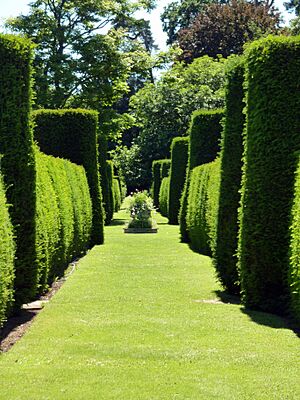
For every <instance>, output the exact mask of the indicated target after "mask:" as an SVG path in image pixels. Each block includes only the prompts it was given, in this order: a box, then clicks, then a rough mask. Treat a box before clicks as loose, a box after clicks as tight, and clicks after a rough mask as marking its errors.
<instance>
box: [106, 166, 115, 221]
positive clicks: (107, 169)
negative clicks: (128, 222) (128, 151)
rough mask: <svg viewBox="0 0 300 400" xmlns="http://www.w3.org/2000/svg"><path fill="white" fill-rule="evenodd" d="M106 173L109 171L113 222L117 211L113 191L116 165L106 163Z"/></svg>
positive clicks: (111, 217)
mask: <svg viewBox="0 0 300 400" xmlns="http://www.w3.org/2000/svg"><path fill="white" fill-rule="evenodd" d="M106 171H107V180H108V185H109V198H110V209H111V212H112V214H111V215H110V220H112V219H113V215H114V210H115V199H114V189H113V179H114V163H113V162H112V161H111V160H107V161H106Z"/></svg>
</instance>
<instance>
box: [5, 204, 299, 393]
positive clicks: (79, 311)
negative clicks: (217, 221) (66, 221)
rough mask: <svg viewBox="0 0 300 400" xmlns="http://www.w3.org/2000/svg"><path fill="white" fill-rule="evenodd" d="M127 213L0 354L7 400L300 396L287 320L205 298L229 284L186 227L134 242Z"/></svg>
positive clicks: (294, 340)
mask: <svg viewBox="0 0 300 400" xmlns="http://www.w3.org/2000/svg"><path fill="white" fill-rule="evenodd" d="M117 218H118V219H117V220H115V223H114V225H113V226H110V227H107V228H106V244H105V245H104V246H98V247H95V248H93V249H92V250H91V251H90V252H89V254H88V255H87V256H86V257H84V258H83V259H82V260H81V262H80V264H79V268H78V270H77V271H76V272H75V273H74V274H73V275H72V276H71V277H70V278H69V279H68V280H67V282H66V283H65V284H64V286H63V287H62V289H61V290H60V291H59V292H58V293H57V294H56V296H55V297H54V298H53V299H52V300H51V302H50V303H49V304H48V305H47V306H46V307H45V309H44V310H43V311H42V312H41V313H40V314H39V315H38V317H37V319H36V320H35V322H34V323H33V325H32V327H31V328H30V330H29V331H28V332H27V334H26V335H25V336H24V338H23V339H21V340H20V341H19V342H18V343H17V344H16V345H15V346H14V347H13V348H12V349H11V350H10V351H9V352H8V353H7V354H2V355H0V382H1V383H0V400H2V399H5V400H9V399H12V400H18V399H22V400H46V399H49V400H50V399H51V400H59V399H64V400H73V399H74V400H81V399H82V400H92V399H97V400H98V399H101V400H102V399H103V400H109V399H115V400H156V399H157V400H158V399H160V400H171V399H174V400H175V399H176V400H183V399H184V400H188V399H193V400H200V399H205V400H209V399H222V400H223V399H224V400H225V399H230V400H233V399H238V400H242V399H268V400H272V399H280V400H285V399H295V400H296V399H297V400H298V399H300V340H299V338H298V337H297V336H296V335H295V333H294V332H293V331H291V330H289V329H287V328H285V327H284V323H283V321H282V320H281V319H280V318H277V317H275V316H272V315H268V314H263V313H253V314H251V315H248V314H246V313H245V312H243V311H242V309H241V307H240V306H239V305H234V304H233V305H232V304H211V303H209V302H202V300H209V299H215V298H216V294H215V291H217V290H218V289H219V287H218V286H217V284H216V283H215V280H214V275H213V269H212V267H211V262H210V259H209V258H208V257H204V256H201V255H199V254H195V253H193V252H192V251H191V250H190V249H189V248H188V246H187V245H184V244H179V243H178V227H176V226H169V225H167V224H166V223H165V222H166V220H165V219H163V218H161V217H159V222H160V223H161V224H160V226H159V228H160V230H159V233H158V234H156V235H155V234H153V235H151V234H150V235H149V234H148V235H129V234H127V235H125V234H124V233H123V232H122V227H121V225H120V224H121V223H122V222H123V221H122V220H121V219H122V218H125V215H124V214H122V212H121V213H119V214H118V215H117ZM258 322H260V323H258Z"/></svg>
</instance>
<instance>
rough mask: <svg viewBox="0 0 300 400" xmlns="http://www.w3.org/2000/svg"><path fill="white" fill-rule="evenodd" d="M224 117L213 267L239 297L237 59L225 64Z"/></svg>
mask: <svg viewBox="0 0 300 400" xmlns="http://www.w3.org/2000/svg"><path fill="white" fill-rule="evenodd" d="M226 77H227V82H226V86H225V117H224V130H223V133H222V140H221V181H220V199H219V211H218V223H217V237H216V248H215V252H214V265H215V268H216V272H217V276H218V278H219V280H220V282H221V284H222V285H223V287H224V288H225V289H226V290H227V291H228V292H229V293H233V294H237V293H239V283H238V281H239V277H238V272H237V255H236V253H237V237H238V207H239V202H240V192H239V191H240V187H241V178H242V153H243V143H242V134H243V128H244V123H245V115H244V114H243V109H244V107H245V104H244V90H243V82H244V62H243V59H242V58H240V57H237V58H234V59H232V60H231V61H230V62H228V63H227V68H226Z"/></svg>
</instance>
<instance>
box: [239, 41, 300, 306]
mask: <svg viewBox="0 0 300 400" xmlns="http://www.w3.org/2000/svg"><path fill="white" fill-rule="evenodd" d="M299 70H300V38H299V37H294V38H291V37H289V38H288V37H268V38H266V39H263V40H259V41H256V42H254V43H253V44H251V45H250V46H249V47H248V48H247V51H246V85H247V95H246V112H247V122H246V133H245V153H244V167H243V178H242V200H241V220H240V233H239V249H238V257H239V269H240V275H241V287H242V292H243V301H244V303H245V304H246V306H248V307H253V308H254V307H255V308H259V309H262V310H266V311H271V312H274V311H275V312H284V311H286V307H287V305H288V299H289V296H290V294H289V288H288V264H289V224H290V220H289V218H290V211H291V204H292V201H291V200H292V198H293V191H294V179H295V174H294V173H295V160H294V157H295V155H294V152H295V151H296V150H299V149H300V135H299V132H300V96H299V87H300V74H299Z"/></svg>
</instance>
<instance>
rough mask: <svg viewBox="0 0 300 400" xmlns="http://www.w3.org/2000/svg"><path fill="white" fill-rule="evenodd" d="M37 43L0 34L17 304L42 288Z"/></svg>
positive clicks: (2, 128)
mask: <svg viewBox="0 0 300 400" xmlns="http://www.w3.org/2000/svg"><path fill="white" fill-rule="evenodd" d="M32 58H33V45H32V44H31V42H29V41H28V40H26V39H23V38H19V37H16V36H13V35H1V34H0V59H1V63H0V110H1V119H0V152H1V154H2V155H3V157H2V159H1V170H2V173H3V178H4V183H5V187H6V188H7V192H6V195H7V201H8V204H11V207H10V208H9V213H10V217H11V222H12V224H13V227H14V235H15V238H16V260H15V274H16V277H15V281H14V285H15V289H16V296H15V304H16V306H17V307H18V306H19V305H21V304H22V303H25V302H28V301H30V300H31V299H32V298H33V297H34V295H35V294H36V290H37V266H36V254H35V211H36V197H35V185H36V171H35V158H34V147H33V134H32V126H31V123H30V119H29V113H30V111H31V104H32V90H31V75H32Z"/></svg>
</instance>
